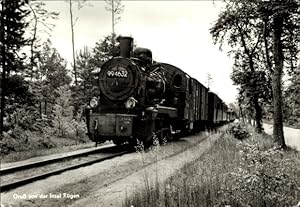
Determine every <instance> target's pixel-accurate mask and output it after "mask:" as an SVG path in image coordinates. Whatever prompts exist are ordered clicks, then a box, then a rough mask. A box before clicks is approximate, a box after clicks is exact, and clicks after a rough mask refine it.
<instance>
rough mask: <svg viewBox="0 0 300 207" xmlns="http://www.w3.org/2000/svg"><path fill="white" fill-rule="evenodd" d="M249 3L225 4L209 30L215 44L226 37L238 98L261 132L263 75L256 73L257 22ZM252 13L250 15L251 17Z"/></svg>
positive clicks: (258, 42) (258, 33)
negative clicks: (242, 99) (231, 54)
mask: <svg viewBox="0 0 300 207" xmlns="http://www.w3.org/2000/svg"><path fill="white" fill-rule="evenodd" d="M255 7H256V5H255V4H253V3H247V4H243V3H239V2H236V1H233V3H228V4H227V6H226V11H224V12H222V13H221V14H220V15H219V19H218V21H217V23H216V24H215V25H214V26H213V28H211V34H212V36H213V38H214V41H215V43H217V42H220V43H221V45H222V44H223V41H224V38H225V36H228V39H227V40H228V44H229V45H230V46H231V47H232V48H233V50H232V51H231V53H233V54H234V59H235V63H234V69H233V73H232V75H231V78H232V80H233V81H234V83H235V84H236V85H240V95H241V96H244V97H246V98H247V100H248V102H249V105H250V106H251V107H253V108H254V110H253V111H254V112H255V113H254V114H255V120H256V129H257V131H258V132H261V131H262V123H261V122H262V107H261V105H260V103H259V99H260V98H262V97H261V96H260V95H261V94H263V93H262V90H263V89H265V88H266V87H261V86H262V85H264V82H263V81H261V80H260V79H262V80H263V79H264V78H263V75H264V74H263V73H262V72H260V71H258V70H259V65H258V64H257V63H256V60H258V49H259V44H260V43H261V29H260V28H261V23H260V22H258V21H257V20H256V17H255V16H254V14H255V13H254V11H253V9H255ZM253 13H254V14H253Z"/></svg>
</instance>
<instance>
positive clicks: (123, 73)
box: [107, 70, 128, 78]
mask: <svg viewBox="0 0 300 207" xmlns="http://www.w3.org/2000/svg"><path fill="white" fill-rule="evenodd" d="M127 75H128V72H127V71H126V70H122V71H112V70H109V71H107V76H108V77H110V78H114V77H117V78H127Z"/></svg>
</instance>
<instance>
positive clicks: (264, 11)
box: [211, 0, 300, 148]
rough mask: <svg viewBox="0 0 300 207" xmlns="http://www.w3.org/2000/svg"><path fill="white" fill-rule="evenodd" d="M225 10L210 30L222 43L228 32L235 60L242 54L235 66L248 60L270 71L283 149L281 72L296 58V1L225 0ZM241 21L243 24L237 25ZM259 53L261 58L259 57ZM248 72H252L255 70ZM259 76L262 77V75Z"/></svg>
mask: <svg viewBox="0 0 300 207" xmlns="http://www.w3.org/2000/svg"><path fill="white" fill-rule="evenodd" d="M226 10H227V11H224V12H222V13H221V14H220V17H219V19H218V22H217V23H216V24H215V26H214V27H213V28H212V30H211V33H212V34H213V37H214V38H215V42H217V41H219V42H221V43H223V41H224V39H225V37H226V34H227V32H229V38H228V39H227V40H228V43H229V45H230V46H232V47H235V48H234V49H235V50H234V51H235V52H236V51H238V52H237V53H236V55H235V59H236V58H237V57H242V59H241V60H242V61H238V62H237V61H236V62H235V64H236V63H238V64H236V65H237V66H238V67H239V68H240V69H241V68H243V67H245V66H247V65H244V64H242V63H243V62H245V61H247V62H248V66H249V68H250V69H251V68H253V67H252V66H255V65H256V66H255V67H256V68H257V67H262V66H263V65H264V66H265V69H264V68H262V69H263V71H264V72H265V74H266V75H267V76H266V77H267V80H268V77H269V74H271V77H272V96H273V103H274V110H273V111H274V114H273V120H274V123H273V129H274V131H273V136H274V139H275V141H276V142H277V143H278V144H279V146H281V147H282V148H285V147H286V146H285V142H284V136H283V124H282V108H281V107H282V90H281V87H282V73H283V67H284V65H286V68H287V69H289V70H293V69H294V68H295V67H294V66H295V63H296V62H297V60H298V59H297V54H298V52H299V48H298V45H299V40H300V38H299V33H300V27H299V22H300V15H299V14H300V12H299V1H298V0H282V1H273V0H270V1H262V0H255V1H241V0H231V1H227V2H226ZM241 23H242V24H243V25H244V26H246V27H241V26H239V24H241ZM237 32H238V33H237ZM237 34H238V35H237ZM270 34H271V35H270ZM253 38H256V39H257V44H256V43H255V44H253V41H251V39H253ZM243 39H244V40H243ZM245 40H247V42H246V41H245ZM245 43H248V45H249V46H250V47H248V49H246V47H245V45H246V44H245ZM262 43H263V44H262ZM236 46H242V47H243V49H244V50H242V51H239V50H238V48H236ZM251 48H252V49H251ZM254 49H255V50H254ZM260 56H261V57H263V58H259V57H260ZM236 65H235V66H236ZM255 67H254V68H255ZM251 71H252V72H254V70H251ZM245 75H247V73H245ZM258 77H261V75H259V76H258ZM247 79H249V78H247ZM255 82H256V80H255ZM252 87H253V86H251V87H250V88H252ZM254 95H255V94H254ZM253 97H255V96H253ZM255 99H256V98H255ZM255 99H254V100H255ZM255 105H256V104H255Z"/></svg>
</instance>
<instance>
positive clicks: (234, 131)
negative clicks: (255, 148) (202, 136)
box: [228, 123, 250, 140]
mask: <svg viewBox="0 0 300 207" xmlns="http://www.w3.org/2000/svg"><path fill="white" fill-rule="evenodd" d="M228 132H229V134H231V135H232V136H233V137H234V138H236V139H239V140H243V139H246V138H248V137H249V136H250V133H249V132H248V130H247V129H246V126H245V125H242V124H240V123H235V124H234V125H232V126H231V127H230V128H229V129H228Z"/></svg>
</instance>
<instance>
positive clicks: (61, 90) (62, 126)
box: [53, 85, 73, 137]
mask: <svg viewBox="0 0 300 207" xmlns="http://www.w3.org/2000/svg"><path fill="white" fill-rule="evenodd" d="M55 94H56V98H55V105H54V112H53V113H54V120H53V125H54V128H55V131H56V134H57V135H58V136H61V137H63V136H66V135H67V134H69V133H70V131H72V125H71V123H72V120H73V107H72V106H71V90H70V87H69V86H68V85H64V86H60V87H58V88H57V89H56V90H55Z"/></svg>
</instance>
